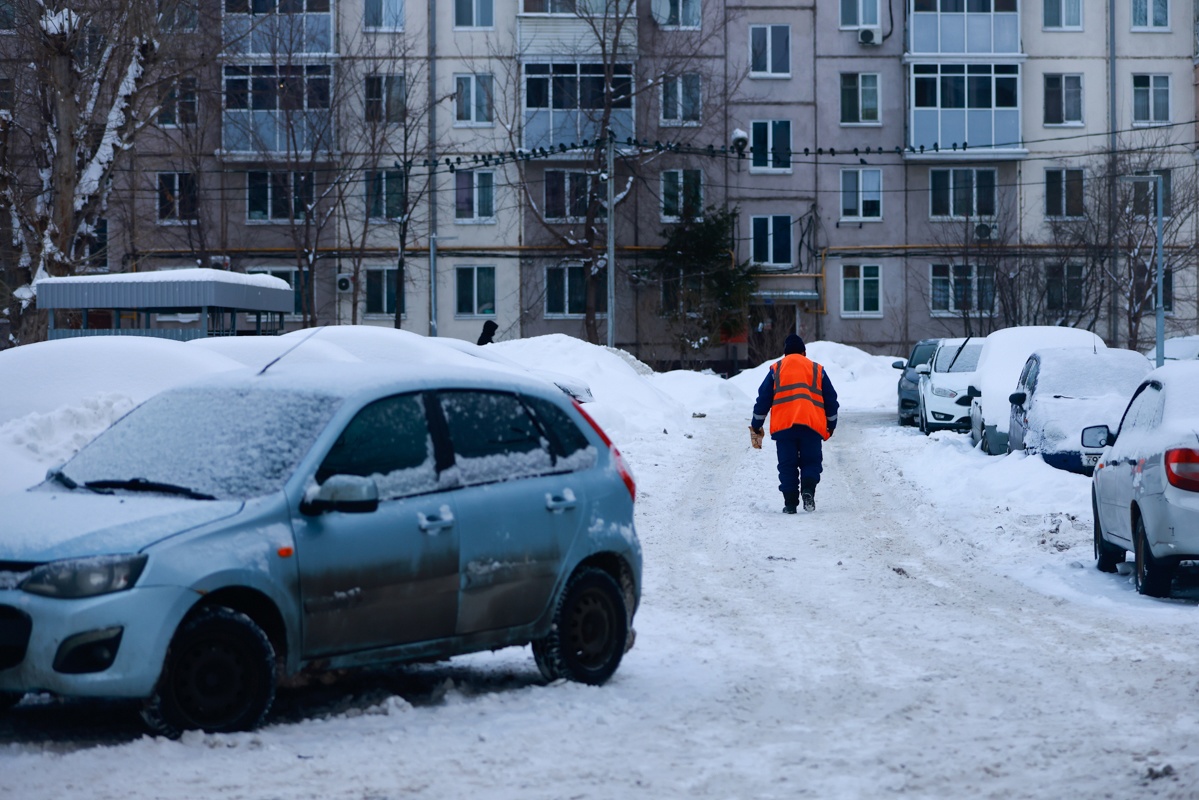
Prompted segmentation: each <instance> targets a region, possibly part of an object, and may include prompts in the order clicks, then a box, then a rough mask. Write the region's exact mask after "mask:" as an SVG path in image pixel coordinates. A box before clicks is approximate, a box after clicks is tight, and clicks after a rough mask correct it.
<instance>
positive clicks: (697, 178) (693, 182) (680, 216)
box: [662, 169, 704, 222]
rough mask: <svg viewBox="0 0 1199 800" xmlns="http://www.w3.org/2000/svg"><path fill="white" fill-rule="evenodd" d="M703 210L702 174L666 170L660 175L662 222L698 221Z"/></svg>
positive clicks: (692, 170)
mask: <svg viewBox="0 0 1199 800" xmlns="http://www.w3.org/2000/svg"><path fill="white" fill-rule="evenodd" d="M703 209H704V188H703V172H701V171H700V170H698V169H668V170H665V171H663V173H662V221H663V222H681V221H683V220H684V219H687V220H698V219H700V217H701V216H702V214H703Z"/></svg>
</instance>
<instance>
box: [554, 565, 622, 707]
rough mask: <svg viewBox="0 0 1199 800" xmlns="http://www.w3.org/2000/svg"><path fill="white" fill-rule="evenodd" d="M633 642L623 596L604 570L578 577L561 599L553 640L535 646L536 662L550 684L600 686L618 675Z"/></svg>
mask: <svg viewBox="0 0 1199 800" xmlns="http://www.w3.org/2000/svg"><path fill="white" fill-rule="evenodd" d="M628 639H629V615H628V611H627V609H626V608H625V602H624V594H622V593H621V591H620V587H619V586H617V584H616V581H614V580H613V579H612V576H611V575H609V574H608V573H606V572H604V571H603V570H600V569H595V568H587V569H582V570H579V571H578V572H576V573H575V574H574V575H573V576H571V579H570V580H569V581H568V582H567V584H566V588H565V589H563V590H562V595H561V596H560V597H559V598H558V607H557V608H556V609H555V611H554V621H553V626H552V628H551V629H550V634H549V636H546V637H545V638H544V639H539V640H537V641H535V642H533V657H534V659H535V660H536V661H537V667H538V668H539V669H540V670H541V674H542V675H544V676H545V677H546V678H547V679H549V680H557V679H558V678H566V679H567V680H572V681H578V682H579V683H589V684H592V685H593V686H598V685H600V684H602V683H604V682H605V681H607V680H608V678H610V677H612V673H614V672H616V668H617V667H618V666H620V659H621V658H622V657H623V656H624V651H625V644H626V643H627V642H628Z"/></svg>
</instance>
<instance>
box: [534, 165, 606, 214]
mask: <svg viewBox="0 0 1199 800" xmlns="http://www.w3.org/2000/svg"><path fill="white" fill-rule="evenodd" d="M591 197H592V191H591V176H589V175H588V174H587V173H586V172H563V171H562V170H557V169H547V170H546V171H545V218H546V219H547V220H554V221H577V220H582V219H585V218H586V217H587V208H588V206H589V205H590V204H591ZM596 216H597V217H601V218H602V217H604V216H605V209H604V207H603V206H602V205H600V207H599V209H598V211H597V213H596Z"/></svg>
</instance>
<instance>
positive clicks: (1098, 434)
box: [1082, 425, 1116, 448]
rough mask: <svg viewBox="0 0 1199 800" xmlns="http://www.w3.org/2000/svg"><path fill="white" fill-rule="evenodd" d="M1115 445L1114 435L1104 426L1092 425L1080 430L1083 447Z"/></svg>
mask: <svg viewBox="0 0 1199 800" xmlns="http://www.w3.org/2000/svg"><path fill="white" fill-rule="evenodd" d="M1115 443H1116V434H1114V433H1112V432H1111V431H1110V430H1109V429H1108V427H1107V426H1106V425H1092V426H1090V427H1089V428H1083V429H1082V446H1083V447H1092V448H1094V447H1107V446H1108V445H1109V444H1115Z"/></svg>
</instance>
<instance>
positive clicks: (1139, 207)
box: [1132, 169, 1172, 217]
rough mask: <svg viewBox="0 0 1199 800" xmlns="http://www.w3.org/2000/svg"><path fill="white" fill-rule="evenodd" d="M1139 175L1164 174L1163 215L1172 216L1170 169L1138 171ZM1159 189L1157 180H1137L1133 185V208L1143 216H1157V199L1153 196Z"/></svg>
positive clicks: (1134, 211) (1135, 212)
mask: <svg viewBox="0 0 1199 800" xmlns="http://www.w3.org/2000/svg"><path fill="white" fill-rule="evenodd" d="M1136 174H1137V175H1161V176H1162V216H1163V217H1168V216H1170V201H1171V199H1172V198H1171V194H1172V192H1171V186H1170V184H1171V177H1172V173H1171V171H1170V170H1168V169H1154V170H1149V171H1148V172H1138V173H1136ZM1156 189H1157V182H1156V181H1135V182H1134V183H1133V185H1132V210H1133V213H1134V214H1137V215H1138V216H1141V217H1156V216H1157V199H1156V198H1155V197H1154V196H1153V195H1154V192H1155V191H1156Z"/></svg>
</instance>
